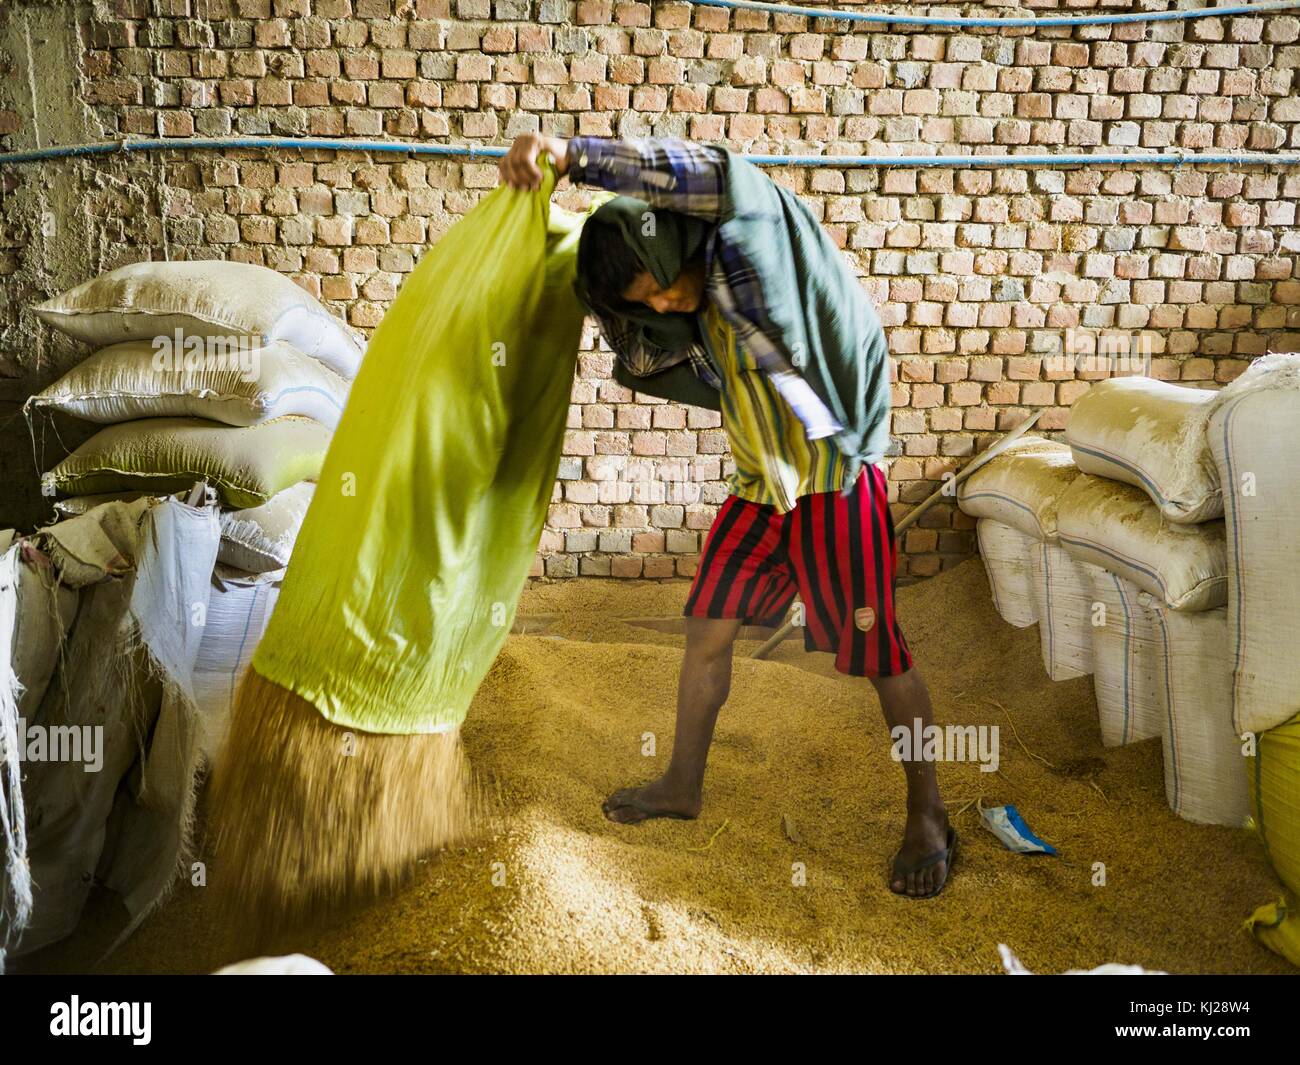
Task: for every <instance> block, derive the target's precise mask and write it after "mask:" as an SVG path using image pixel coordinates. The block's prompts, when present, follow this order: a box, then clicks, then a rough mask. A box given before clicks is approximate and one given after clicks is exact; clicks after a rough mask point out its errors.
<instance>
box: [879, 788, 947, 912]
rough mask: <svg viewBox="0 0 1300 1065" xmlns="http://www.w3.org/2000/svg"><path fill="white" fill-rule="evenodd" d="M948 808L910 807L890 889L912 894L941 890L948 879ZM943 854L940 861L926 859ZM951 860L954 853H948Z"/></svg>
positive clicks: (896, 892) (929, 893) (936, 892)
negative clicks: (943, 858) (915, 808)
mask: <svg viewBox="0 0 1300 1065" xmlns="http://www.w3.org/2000/svg"><path fill="white" fill-rule="evenodd" d="M949 839H950V837H949V834H948V811H947V810H945V809H944V808H943V806H939V807H937V808H933V809H925V810H909V811H908V814H907V827H906V828H905V829H904V830H903V846H902V847H901V848H899V851H898V853H897V854H896V855H895V856H894V869H893V873H892V874H891V875H890V880H889V890H890V891H892V892H894V894H896V895H907V896H908V897H909V898H924V897H926V896H928V895H935V894H938V892H939V890H940V888H942V887H943V885H944V883H945V882H946V881H947V879H948V864H949V862H948V861H944V860H942V855H943V852H944V850H945V849H947V848H948V847H949V845H950V843H949ZM936 855H938V856H940V860H938V861H930V862H929V863H928V864H927V860H928V859H931V858H933V857H934V856H936ZM948 858H949V861H950V860H951V858H952V855H951V854H949V856H948Z"/></svg>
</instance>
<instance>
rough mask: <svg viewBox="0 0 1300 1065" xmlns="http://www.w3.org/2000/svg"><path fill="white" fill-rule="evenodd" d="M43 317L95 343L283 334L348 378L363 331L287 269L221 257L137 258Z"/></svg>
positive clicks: (45, 308) (52, 302)
mask: <svg viewBox="0 0 1300 1065" xmlns="http://www.w3.org/2000/svg"><path fill="white" fill-rule="evenodd" d="M34 310H35V311H36V314H37V316H38V317H40V318H41V320H42V321H44V322H46V323H47V324H48V325H52V326H53V327H54V328H55V329H59V330H61V331H62V332H64V333H67V334H68V335H69V336H71V337H75V338H76V339H77V340H82V341H85V342H86V343H87V344H93V345H94V346H95V347H97V348H102V347H107V346H108V345H109V344H118V343H120V342H122V341H124V340H152V339H153V338H155V337H171V336H174V335H175V333H176V331H177V330H180V331H181V333H182V334H183V335H185V336H190V335H198V336H232V335H244V336H261V337H262V338H264V340H265V341H266V342H268V343H269V342H270V341H273V340H283V341H285V342H286V343H288V344H292V345H293V346H294V347H295V348H297V349H298V350H299V351H301V352H302V353H303V354H305V355H310V356H311V357H312V358H314V359H319V360H320V361H321V362H323V363H324V364H325V365H326V366H328V367H329V368H330V369H331V370H333V371H334V372H335V373H337V374H341V375H342V376H343V377H346V378H347V379H348V380H351V379H352V378H353V377H355V376H356V374H357V367H358V366H360V364H361V355H362V350H363V346H362V343H361V340H360V338H359V335H358V334H357V333H356V332H355V331H354V330H353V329H352V328H351V327H349V326H348V325H346V324H344V323H343V322H342V321H340V320H339V319H338V318H336V317H335V316H334V315H333V314H332V313H331V312H330V310H329V308H327V307H326V306H325V305H324V304H323V303H321V302H320V300H318V299H316V298H315V297H314V296H312V295H310V294H309V293H308V292H306V291H305V290H304V289H302V288H301V287H299V286H298V285H295V284H294V283H293V281H291V280H290V279H289V278H288V277H286V276H285V275H284V274H281V273H279V272H278V271H276V270H271V269H269V268H268V267H265V266H256V265H254V264H252V263H240V262H226V261H224V260H208V259H205V260H195V261H180V262H144V263H132V264H130V265H129V266H122V267H119V268H118V269H116V270H110V271H109V272H108V273H106V274H101V275H100V276H99V277H96V278H94V279H92V280H90V281H87V282H85V283H84V284H81V285H78V286H77V287H76V288H73V289H69V290H68V291H67V292H65V293H63V294H62V295H60V296H55V297H54V298H53V299H49V300H46V301H45V302H44V303H41V304H38V305H37V306H36V307H35V308H34Z"/></svg>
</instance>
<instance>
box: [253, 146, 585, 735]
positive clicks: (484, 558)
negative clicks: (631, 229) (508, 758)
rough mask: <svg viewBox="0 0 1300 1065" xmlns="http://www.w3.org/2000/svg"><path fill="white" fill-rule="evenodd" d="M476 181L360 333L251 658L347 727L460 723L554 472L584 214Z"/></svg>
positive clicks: (573, 350) (550, 178) (542, 196)
mask: <svg viewBox="0 0 1300 1065" xmlns="http://www.w3.org/2000/svg"><path fill="white" fill-rule="evenodd" d="M554 185H555V176H554V173H553V171H551V170H550V168H549V165H547V166H546V167H545V178H544V181H543V183H542V188H541V189H540V190H538V191H536V192H522V191H518V190H515V189H512V188H509V187H506V186H502V187H500V188H497V189H495V190H493V191H492V192H491V193H489V194H488V195H487V196H485V197H484V198H483V200H482V202H481V203H479V204H478V206H476V207H475V208H474V209H473V210H472V211H471V212H470V213H469V214H468V215H466V216H465V218H464V219H462V220H461V221H460V222H458V223H457V224H456V225H455V226H454V227H453V228H452V229H451V230H449V231H448V232H447V233H446V234H445V235H444V236H443V237H442V239H441V240H440V241H439V242H438V244H437V245H436V247H434V248H432V249H431V250H429V251H428V252H427V253H426V254H425V256H424V258H423V260H422V261H421V262H420V264H419V265H418V266H417V267H416V269H415V270H414V272H413V273H412V274H411V275H410V276H409V277H408V278H407V279H406V282H405V283H404V284H403V285H402V287H401V290H400V291H399V292H398V294H397V298H396V299H395V300H394V301H393V304H392V306H391V307H390V308H389V310H388V313H387V314H386V315H385V316H384V319H383V321H381V322H380V323H379V327H378V329H376V330H375V334H374V336H373V338H372V339H371V341H370V346H369V348H368V350H367V352H366V356H365V359H364V361H363V362H362V365H361V370H360V372H359V374H358V375H357V378H356V381H355V382H354V383H353V385H352V391H351V395H350V396H349V399H348V404H347V407H346V408H345V409H344V412H343V416H342V419H341V420H340V422H339V426H338V429H337V430H336V432H335V435H334V439H333V442H332V443H331V445H330V448H329V452H328V454H327V455H326V458H325V465H324V469H323V470H322V472H321V476H320V481H319V484H318V487H317V490H316V493H315V496H314V498H313V499H312V503H311V506H310V508H309V509H308V511H307V517H306V519H305V521H304V522H303V526H302V530H301V532H300V533H299V535H298V541H297V543H296V545H295V546H294V551H293V556H292V560H291V561H290V564H289V570H288V573H287V574H286V575H285V581H284V587H283V590H282V592H281V595H280V599H279V602H278V603H277V605H276V608H275V612H274V613H273V614H272V617H271V621H270V624H269V625H268V627H267V630H266V634H265V636H264V637H263V639H262V642H261V643H260V644H259V646H258V648H257V651H256V652H255V654H254V656H253V668H254V669H256V670H257V672H258V673H260V674H261V675H262V676H263V677H265V678H266V679H267V680H270V681H273V682H274V683H276V684H279V685H280V686H281V687H284V688H288V689H289V690H291V691H293V692H295V693H297V694H298V695H299V696H301V697H302V698H304V699H306V700H308V701H309V702H311V703H312V704H313V705H314V706H315V707H316V708H317V709H318V710H319V711H320V712H321V714H323V715H324V716H325V717H326V718H327V719H328V720H329V721H332V722H333V723H334V724H336V725H340V726H343V727H346V728H355V729H359V730H362V731H367V732H383V733H395V734H409V733H427V732H440V731H444V730H447V729H450V728H454V727H456V726H458V725H459V724H460V723H461V721H462V720H463V719H464V717H465V714H466V712H467V711H468V709H469V704H470V700H471V699H472V698H473V697H474V693H475V691H476V690H477V688H478V686H479V683H480V682H481V681H482V679H483V677H484V675H485V674H486V673H487V671H488V669H489V667H490V666H491V665H492V661H493V659H494V658H495V657H496V654H497V651H498V650H499V649H500V648H501V645H502V643H503V642H504V641H505V638H506V635H507V633H508V632H509V631H510V626H511V624H512V623H513V620H514V613H515V606H516V604H517V601H518V597H519V593H520V590H521V589H522V587H523V583H524V580H525V579H526V578H527V575H528V569H529V566H530V565H531V563H532V559H533V556H534V553H535V552H536V549H537V542H538V539H539V538H540V536H541V530H542V524H543V522H544V520H545V517H546V508H547V504H548V503H549V502H550V499H551V492H552V489H553V486H554V483H555V476H556V471H557V468H558V466H559V460H560V450H561V445H562V442H563V437H564V429H565V420H566V414H567V411H568V405H569V396H570V391H571V388H572V383H573V371H574V364H575V361H576V359H577V351H578V341H579V334H580V331H581V327H582V319H583V310H582V307H581V305H580V304H579V303H578V300H577V297H576V296H575V295H574V292H573V277H574V271H575V266H576V261H577V243H578V235H579V233H580V231H581V227H582V222H583V220H584V216H583V215H578V214H572V213H569V212H567V211H564V210H561V209H559V208H557V207H553V206H552V205H551V204H550V193H551V191H552V189H553V188H554Z"/></svg>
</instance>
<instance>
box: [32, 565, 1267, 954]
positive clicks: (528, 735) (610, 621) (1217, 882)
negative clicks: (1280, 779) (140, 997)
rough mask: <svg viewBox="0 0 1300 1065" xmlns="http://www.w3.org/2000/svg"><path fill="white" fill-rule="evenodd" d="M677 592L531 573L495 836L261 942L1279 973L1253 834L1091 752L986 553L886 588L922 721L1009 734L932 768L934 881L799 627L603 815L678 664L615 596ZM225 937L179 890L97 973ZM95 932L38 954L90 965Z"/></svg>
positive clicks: (1111, 756)
mask: <svg viewBox="0 0 1300 1065" xmlns="http://www.w3.org/2000/svg"><path fill="white" fill-rule="evenodd" d="M685 594H686V585H685V584H682V583H668V584H655V585H651V584H637V585H628V584H621V583H619V582H614V581H575V582H570V583H567V584H560V585H549V586H548V585H541V586H535V587H533V588H530V589H529V591H528V592H527V593H526V594H525V597H524V601H523V603H522V604H521V611H522V612H524V613H534V614H558V615H560V618H559V620H558V621H557V622H556V623H555V624H553V625H551V626H548V627H547V628H546V629H544V630H543V631H546V632H550V633H552V636H550V637H548V636H546V635H536V636H530V635H522V636H513V637H511V639H510V641H509V642H508V644H507V645H506V648H505V650H504V652H503V653H502V655H501V657H500V659H499V660H498V662H497V663H496V665H495V667H494V668H493V670H492V673H491V674H490V676H489V678H488V681H487V682H486V683H485V685H484V687H483V689H482V691H481V692H480V693H479V696H478V699H477V701H476V703H475V706H474V709H473V711H472V712H471V714H470V717H469V720H468V722H467V723H466V727H465V742H466V745H467V748H468V751H469V755H470V758H471V760H472V762H473V764H474V767H475V770H476V771H477V772H478V773H479V774H480V776H481V777H482V778H483V779H484V781H485V782H486V784H487V785H488V787H489V790H490V791H491V792H492V793H493V794H494V795H495V798H496V803H497V808H498V810H499V814H498V816H497V817H496V819H495V821H494V824H493V827H492V828H491V830H490V831H488V832H487V833H486V834H485V835H483V836H482V837H480V838H479V839H478V840H476V841H475V842H473V843H472V844H470V845H467V846H465V847H461V848H458V849H454V850H450V851H447V852H444V853H443V854H442V855H440V856H438V857H435V858H432V859H430V860H429V861H428V862H426V863H424V864H423V865H422V867H421V868H420V870H419V871H418V873H417V875H416V876H415V877H414V878H413V879H412V881H411V883H410V884H409V885H408V886H407V887H405V888H404V889H402V890H401V891H400V892H398V893H397V894H395V895H394V896H392V897H391V898H389V899H386V900H384V901H382V902H380V903H378V904H376V905H374V906H371V907H370V908H368V909H366V910H364V911H361V912H358V913H355V914H353V915H351V916H349V917H347V918H345V919H343V920H341V921H339V922H338V923H336V924H334V925H333V926H331V927H329V928H323V929H317V930H315V931H312V932H310V933H306V934H301V935H298V936H295V937H293V938H290V939H286V940H285V941H284V942H278V943H271V944H268V945H267V951H266V952H268V953H284V952H290V951H301V952H303V953H306V954H310V955H312V956H314V957H317V958H319V959H321V960H322V961H324V962H325V963H326V964H327V965H329V966H331V967H332V968H334V969H335V970H337V971H339V972H405V973H418V972H538V971H544V972H701V973H703V972H809V971H821V972H847V971H853V972H877V973H922V972H996V971H998V970H999V962H998V953H997V944H998V943H999V942H1004V943H1007V944H1008V945H1009V946H1010V947H1011V948H1012V950H1013V951H1014V952H1015V953H1016V954H1017V955H1018V956H1019V957H1020V958H1021V960H1022V961H1023V962H1024V963H1025V965H1027V966H1028V967H1029V968H1030V969H1031V970H1034V971H1040V972H1053V971H1062V970H1065V969H1068V968H1088V967H1092V966H1095V965H1099V964H1102V963H1104V962H1126V963H1131V964H1138V965H1142V966H1145V967H1147V968H1154V969H1165V970H1170V971H1174V972H1206V971H1213V972H1287V971H1292V970H1290V969H1289V967H1288V966H1287V964H1286V962H1284V961H1283V960H1282V959H1280V958H1278V957H1276V956H1274V955H1272V954H1270V953H1268V952H1267V951H1265V950H1263V949H1261V948H1260V947H1258V946H1256V945H1255V944H1254V943H1253V942H1252V941H1251V939H1250V938H1249V937H1248V935H1247V934H1246V933H1245V932H1244V931H1243V930H1242V928H1241V921H1242V918H1243V917H1244V916H1245V915H1246V914H1247V913H1248V912H1249V911H1250V909H1251V907H1252V906H1253V905H1254V904H1255V903H1256V902H1257V901H1258V900H1259V899H1261V898H1267V897H1269V896H1270V895H1273V894H1275V893H1276V892H1277V882H1276V880H1275V878H1274V876H1273V874H1272V872H1271V870H1270V868H1269V866H1268V863H1267V861H1266V860H1265V858H1264V855H1263V853H1262V850H1261V848H1260V846H1259V844H1258V841H1257V840H1256V839H1255V838H1254V837H1253V836H1252V835H1251V834H1250V833H1248V832H1245V831H1239V830H1233V829H1226V828H1215V827H1206V826H1200V825H1193V824H1190V823H1187V822H1184V821H1180V820H1178V819H1177V818H1176V817H1174V815H1173V814H1172V813H1171V812H1170V811H1169V810H1168V808H1167V807H1166V806H1165V802H1164V793H1163V786H1162V782H1161V756H1160V743H1159V741H1158V740H1155V741H1150V742H1147V743H1143V744H1138V745H1135V746H1132V747H1127V748H1121V749H1117V750H1105V749H1103V748H1102V747H1101V745H1100V741H1099V739H1098V732H1097V720H1096V709H1095V706H1094V703H1093V697H1092V686H1091V685H1092V682H1091V678H1081V679H1079V680H1075V681H1069V682H1065V683H1059V684H1053V683H1052V682H1051V681H1049V680H1048V679H1047V678H1046V676H1045V675H1044V673H1043V667H1042V663H1041V660H1040V658H1039V652H1038V633H1037V629H1034V628H1030V629H1025V630H1021V629H1013V628H1011V627H1010V626H1008V625H1006V624H1004V623H1002V622H1001V621H1000V620H999V619H998V618H997V616H996V615H995V613H994V612H993V608H992V604H991V602H990V599H989V591H988V587H987V584H986V582H985V577H984V573H983V570H982V568H981V567H980V564H979V562H978V561H977V560H972V561H970V562H967V563H965V564H963V565H961V566H959V567H957V568H956V569H954V570H952V571H949V572H947V573H945V574H942V575H941V576H939V577H936V578H934V579H932V580H929V581H926V582H924V583H921V584H918V585H915V586H912V587H909V588H906V589H903V590H902V592H901V593H900V605H899V616H900V619H901V622H902V625H903V628H904V631H905V632H906V633H907V635H908V638H909V640H910V642H911V644H912V647H913V651H914V653H915V655H916V658H917V662H918V664H919V666H920V668H921V669H922V671H923V672H924V674H925V676H926V678H927V680H928V681H929V683H930V686H931V689H932V692H933V695H934V701H935V706H936V711H937V716H938V719H939V721H940V722H951V723H958V724H975V725H998V726H1000V729H1001V733H1000V736H1001V743H1000V766H999V770H998V771H997V772H995V773H982V772H980V771H979V769H978V767H977V766H976V765H974V764H971V763H964V764H963V763H945V764H941V765H940V767H939V777H940V782H941V785H942V787H943V790H944V793H945V796H946V797H947V799H948V801H949V804H950V807H951V809H952V810H954V811H956V810H958V809H959V808H963V807H964V809H963V812H961V813H960V814H959V815H957V817H956V825H957V827H958V830H959V832H960V833H961V844H960V853H959V857H958V860H957V864H956V869H955V872H954V875H953V879H952V881H951V882H950V884H949V886H948V889H947V890H946V891H945V892H944V894H943V895H942V896H941V897H939V898H938V899H934V900H929V901H922V902H917V901H909V900H906V899H902V898H898V897H896V896H894V895H892V894H890V892H889V890H888V887H887V884H886V874H887V869H888V864H889V860H890V857H891V856H892V854H893V851H894V849H895V847H896V846H897V844H898V840H899V835H900V831H901V826H902V815H903V795H904V791H903V778H902V773H901V771H900V770H899V768H898V766H897V765H896V764H894V763H893V762H891V761H890V759H889V754H888V751H889V741H888V736H887V734H886V732H885V729H884V727H883V725H882V723H881V718H880V711H879V708H878V705H877V703H876V700H875V696H874V693H873V691H872V689H871V687H870V685H869V684H868V683H867V682H866V681H862V680H850V679H848V678H844V677H841V676H838V675H837V674H835V672H834V670H833V667H832V662H831V658H830V656H829V655H809V654H806V653H804V652H803V650H802V648H801V646H800V643H799V641H797V640H791V641H789V642H787V643H786V644H785V645H783V646H782V648H781V649H780V650H779V651H778V652H777V654H776V655H775V657H774V660H771V661H767V662H756V661H752V660H749V659H748V658H746V657H743V656H744V655H745V654H747V653H748V651H750V650H752V649H753V647H754V646H756V645H755V644H753V643H749V644H747V645H746V647H745V648H744V649H742V650H740V651H739V652H738V656H737V660H736V670H735V681H734V684H733V687H732V693H731V699H730V701H729V703H728V705H727V707H726V709H725V710H724V711H723V714H722V717H721V720H720V722H719V726H718V731H717V739H716V742H715V745H714V749H713V752H712V755H711V758H710V767H709V776H708V780H707V783H706V790H705V806H704V811H703V814H702V816H701V818H700V819H699V820H698V821H695V822H677V821H656V822H652V823H649V824H645V825H640V826H623V825H613V824H610V823H609V822H607V821H605V819H604V818H603V817H602V815H601V812H600V803H601V800H602V799H603V798H604V797H605V795H606V794H607V793H608V792H609V791H611V790H613V789H614V788H616V787H620V786H623V785H626V784H630V783H636V782H639V781H643V780H647V779H649V778H651V777H653V776H655V775H657V774H658V773H659V772H660V771H662V768H663V767H664V766H665V765H666V764H667V758H668V753H669V750H670V746H671V738H672V726H673V710H674V702H675V694H676V687H677V670H678V665H679V663H680V658H681V652H680V646H681V638H680V637H679V636H672V635H666V634H663V633H653V632H649V631H648V630H644V629H639V628H636V627H635V626H630V625H627V624H626V622H624V621H620V620H619V615H622V616H623V617H631V616H644V615H650V614H669V613H674V612H676V611H677V610H679V609H680V604H681V603H682V601H683V600H684V599H685ZM556 632H564V633H565V634H566V635H567V636H568V637H570V638H560V639H556V638H553V636H554V633H556ZM575 637H581V638H575ZM1013 724H1014V728H1015V733H1014V734H1013V731H1012V727H1011V726H1012V725H1013ZM1017 736H1018V738H1017ZM651 739H653V741H654V748H653V749H654V754H653V756H647V755H646V754H645V753H643V752H644V751H646V750H648V749H650V748H649V745H650V742H651ZM976 799H983V801H984V802H985V803H986V804H988V803H1006V802H1014V803H1015V804H1016V805H1017V806H1018V807H1019V808H1020V810H1021V812H1022V813H1023V815H1024V816H1025V818H1026V819H1027V820H1028V822H1029V824H1030V825H1031V826H1032V827H1033V829H1034V830H1035V831H1036V832H1037V833H1038V834H1039V835H1041V836H1042V837H1043V838H1045V839H1047V840H1049V841H1051V842H1052V843H1054V844H1056V846H1057V847H1059V848H1060V851H1061V856H1060V857H1059V858H1045V857H1023V856H1020V855H1015V854H1012V853H1010V852H1009V851H1006V850H1004V849H1003V848H1002V846H1001V845H1000V844H999V843H998V842H997V841H996V840H995V839H994V838H993V836H992V835H990V834H989V833H988V832H987V831H986V830H985V829H984V828H983V827H982V826H981V825H980V823H979V820H978V816H977V814H976V811H975V809H974V807H973V806H972V805H969V804H971V803H973V802H974V801H975V800H976ZM1101 866H1104V874H1105V882H1104V886H1098V885H1097V884H1096V883H1095V881H1097V880H1098V878H1099V871H1100V869H1101ZM214 868H215V866H214ZM219 931H220V930H218V929H216V928H214V927H213V926H212V918H211V914H210V912H209V908H208V906H207V905H206V904H205V892H204V890H203V889H198V888H192V887H189V886H187V885H182V886H181V887H179V888H178V889H177V892H176V894H175V896H174V897H173V899H172V901H171V902H170V903H169V904H168V905H167V907H166V908H165V909H164V910H163V911H162V912H160V913H159V914H158V915H157V916H156V917H155V918H154V919H153V920H152V921H151V922H150V923H149V924H148V925H146V926H145V928H144V929H143V930H142V931H141V932H140V933H138V934H137V935H136V936H135V938H134V939H133V940H131V941H130V942H129V943H128V944H127V945H126V946H125V947H123V948H122V949H121V950H120V951H118V952H117V953H116V954H115V955H113V956H111V957H110V958H109V959H108V961H107V962H106V963H104V965H103V966H102V969H103V970H104V971H110V972H196V971H209V970H212V969H214V968H216V967H217V966H218V965H220V964H223V963H225V962H227V961H230V960H232V959H231V958H230V957H229V956H227V955H226V954H224V953H223V948H222V946H221V945H220V944H221V938H222V937H221V936H220V934H219ZM93 939H94V936H93V935H92V936H87V937H85V938H83V939H82V940H81V941H80V946H79V947H76V948H66V947H65V948H64V950H63V951H62V952H61V954H60V955H59V956H58V957H57V958H56V959H53V960H51V959H48V958H47V959H46V961H45V963H44V964H45V965H46V966H47V967H55V966H57V967H73V968H85V967H86V966H87V965H89V964H90V962H89V959H90V958H91V957H92V956H93V955H91V954H90V953H89V949H88V945H89V944H90V942H91V941H92V940H93ZM79 951H80V952H81V956H80V957H78V952H79Z"/></svg>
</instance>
